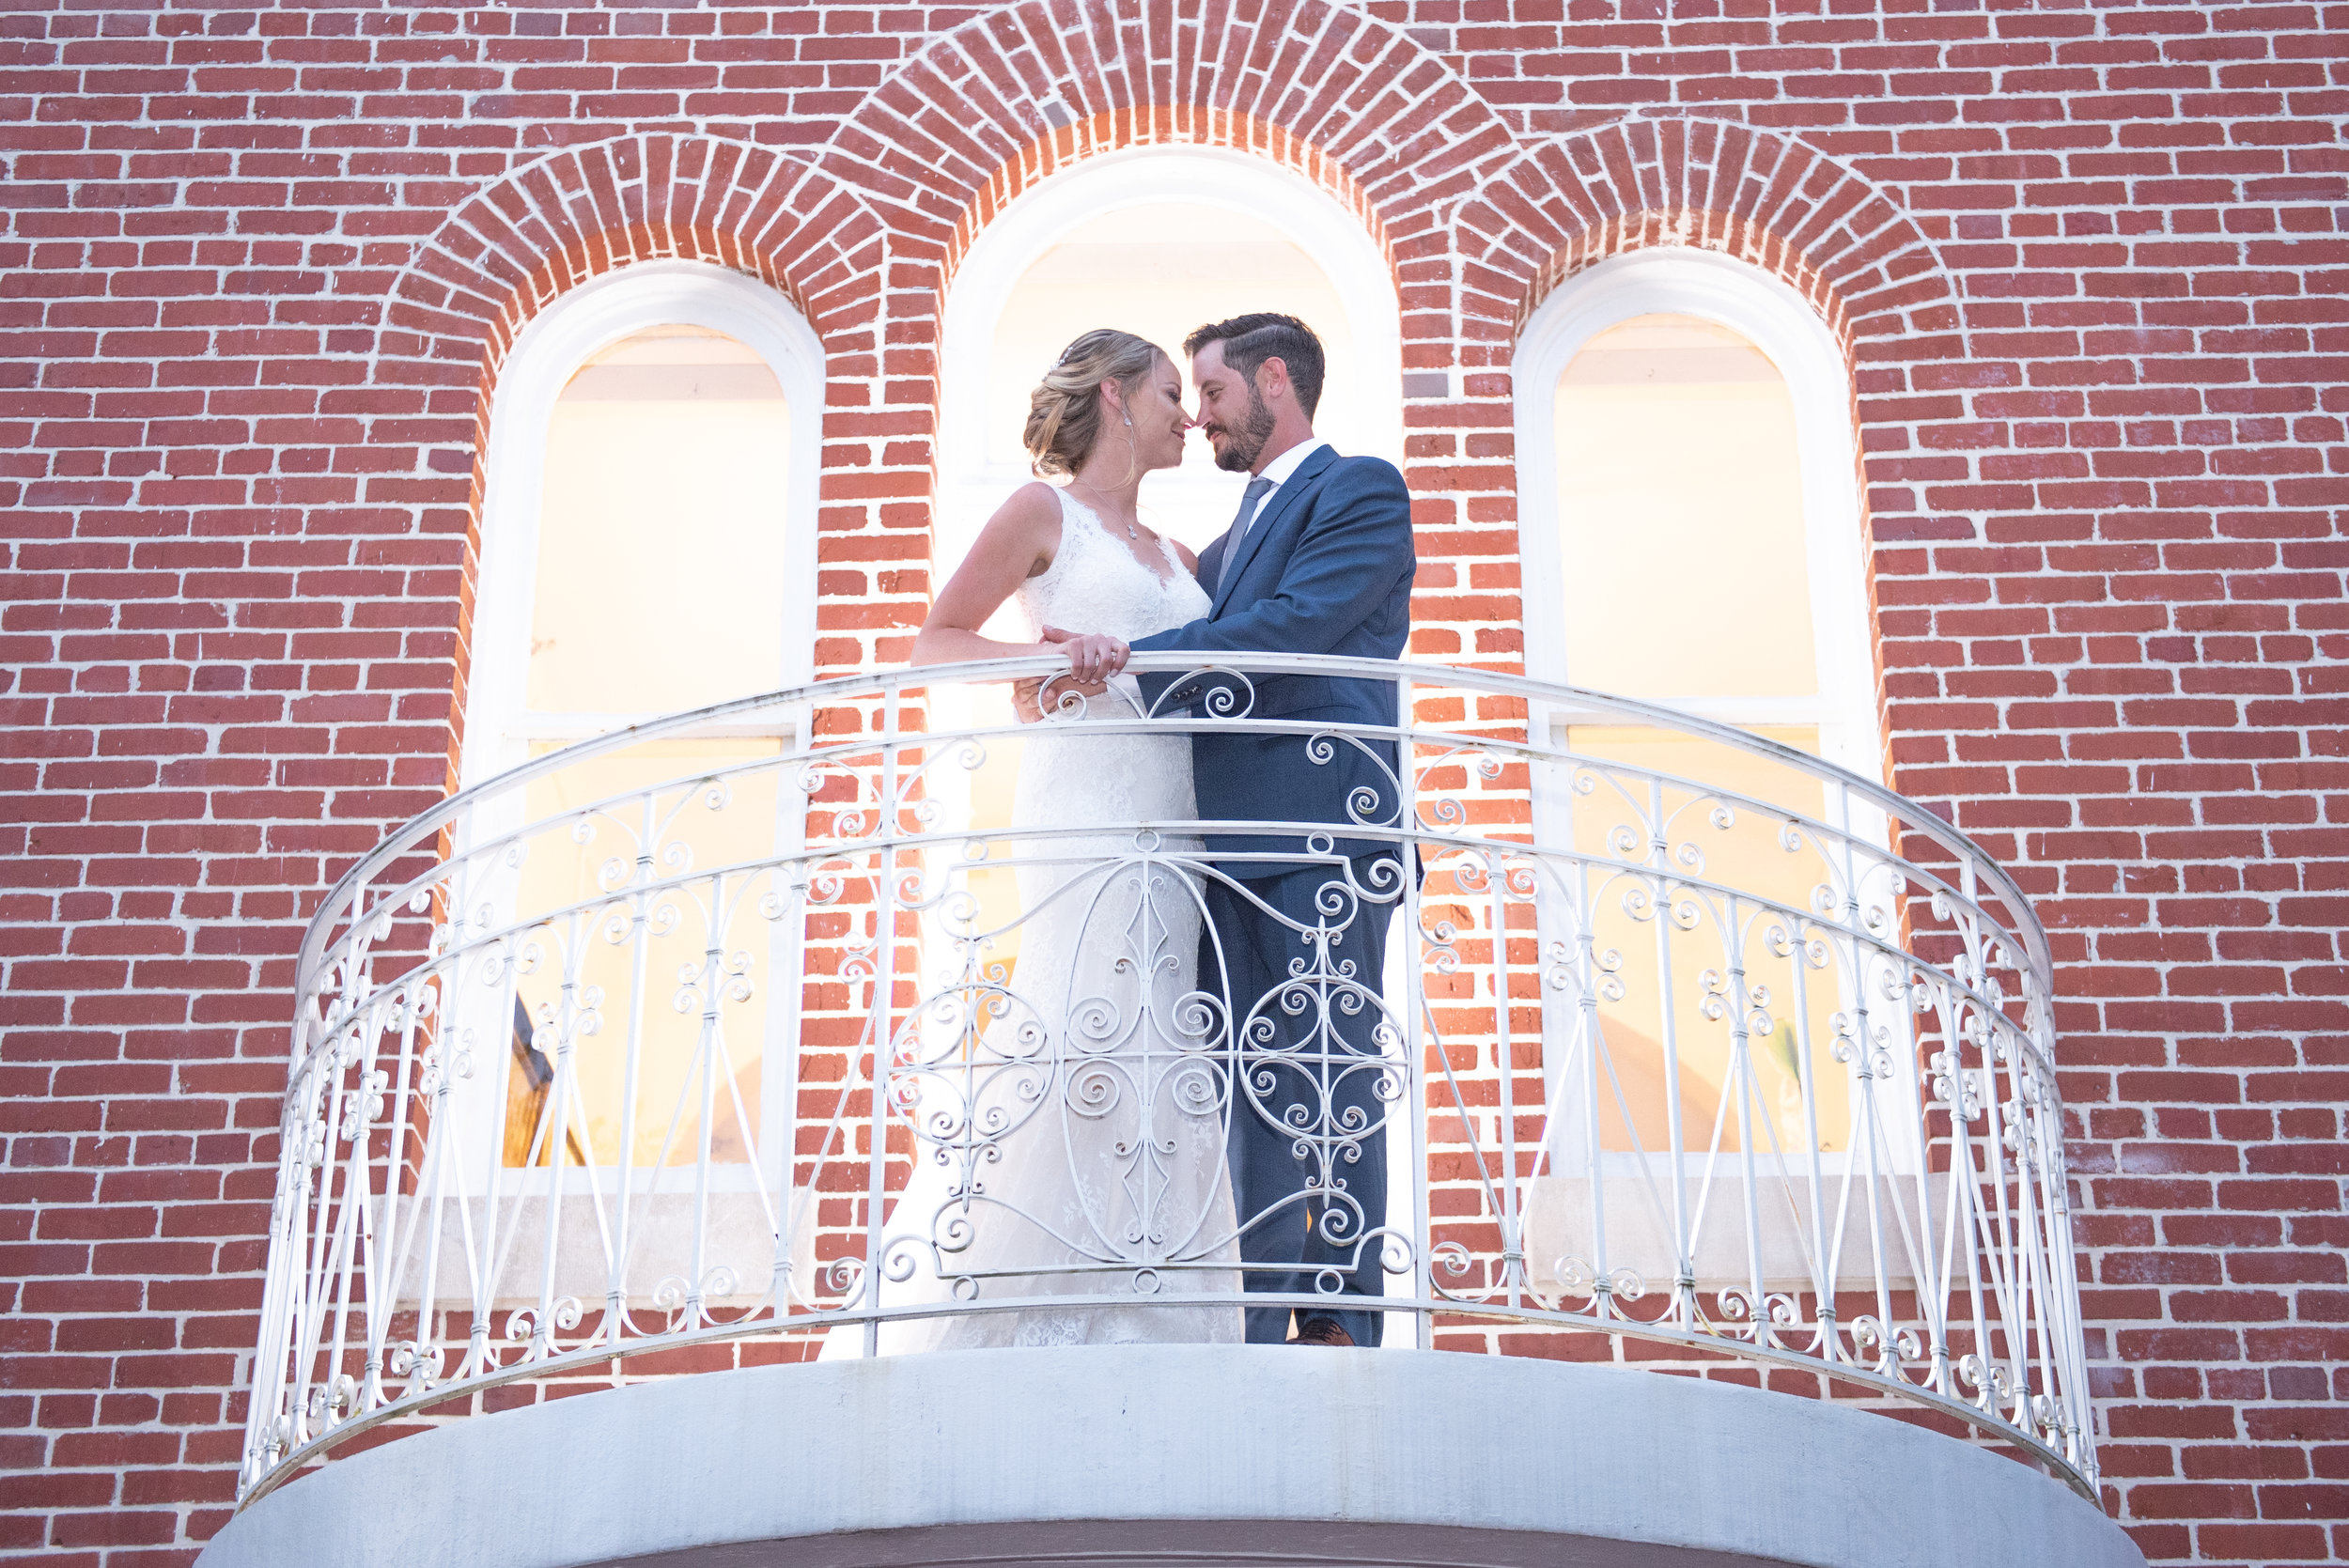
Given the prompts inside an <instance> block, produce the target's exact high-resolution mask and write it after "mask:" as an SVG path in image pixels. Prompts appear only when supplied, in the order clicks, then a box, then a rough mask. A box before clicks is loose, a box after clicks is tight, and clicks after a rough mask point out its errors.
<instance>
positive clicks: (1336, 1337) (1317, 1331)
mask: <svg viewBox="0 0 2349 1568" xmlns="http://www.w3.org/2000/svg"><path fill="white" fill-rule="evenodd" d="M1297 1343H1299V1344H1335V1345H1344V1346H1346V1347H1347V1348H1349V1349H1350V1348H1352V1346H1353V1343H1354V1336H1353V1335H1351V1334H1349V1333H1347V1332H1346V1330H1345V1329H1343V1328H1341V1327H1338V1326H1337V1324H1336V1322H1335V1321H1334V1320H1333V1319H1330V1318H1326V1317H1309V1318H1307V1319H1306V1320H1305V1321H1304V1322H1303V1323H1301V1324H1299V1325H1298V1327H1297Z"/></svg>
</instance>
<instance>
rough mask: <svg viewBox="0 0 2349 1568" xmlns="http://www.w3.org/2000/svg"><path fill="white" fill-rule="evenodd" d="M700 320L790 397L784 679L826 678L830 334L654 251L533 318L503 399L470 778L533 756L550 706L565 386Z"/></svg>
mask: <svg viewBox="0 0 2349 1568" xmlns="http://www.w3.org/2000/svg"><path fill="white" fill-rule="evenodd" d="M660 326H693V327H703V328H707V329H708V330H709V331H711V332H720V333H724V334H726V335H727V336H729V337H731V338H734V339H735V340H736V341H737V342H739V343H741V344H742V345H743V346H744V347H746V348H748V349H751V350H752V351H754V353H756V354H757V355H758V356H759V357H760V358H761V359H763V360H765V361H766V362H767V365H768V367H769V368H770V369H771V370H772V371H773V372H774V374H775V380H777V381H778V382H780V383H781V385H782V387H783V395H784V397H785V399H786V402H787V405H788V407H789V410H790V419H791V455H792V461H791V466H790V471H789V475H790V476H789V479H788V481H787V492H786V495H785V496H784V498H783V519H782V522H783V527H784V530H785V550H784V561H785V571H784V575H783V582H782V584H780V585H779V586H781V587H783V588H785V589H786V594H785V598H784V613H783V682H782V683H783V685H785V686H786V687H787V686H798V685H801V684H804V683H805V682H807V681H808V680H810V679H813V678H814V674H815V654H816V594H815V584H816V505H817V483H818V480H819V477H820V469H821V466H822V464H821V455H822V452H823V416H824V373H825V364H824V346H823V343H822V342H821V340H819V339H818V338H817V335H816V332H815V329H813V328H812V327H810V326H809V325H808V324H807V321H806V319H805V318H803V317H801V314H800V313H799V311H798V310H796V309H795V308H793V306H792V304H791V303H790V302H789V301H788V300H786V299H785V298H784V297H783V296H782V295H781V294H780V293H777V292H776V291H775V290H774V289H773V288H771V287H768V286H767V285H766V284H763V283H761V282H759V281H758V280H757V279H755V278H752V277H748V276H745V275H744V274H742V273H740V272H730V271H728V270H727V269H725V268H723V267H716V266H712V265H710V264H708V263H707V262H700V261H646V262H640V263H638V264H636V265H634V266H631V267H625V268H622V269H621V270H620V271H618V272H609V273H606V274H605V275H604V276H602V277H599V278H597V279H595V280H594V281H593V282H590V283H585V284H582V285H581V286H580V287H577V288H574V289H572V290H570V291H569V292H568V293H567V294H565V295H564V296H563V297H562V298H561V299H559V300H557V301H555V302H554V303H552V304H551V305H549V306H548V307H547V308H546V309H545V310H543V311H541V312H540V313H539V314H538V316H537V318H535V319H533V320H532V321H531V323H530V324H529V325H528V326H527V327H525V328H523V329H522V333H521V337H520V338H519V339H517V340H516V342H515V344H514V348H513V351H512V352H511V353H509V354H508V355H507V356H506V364H505V366H504V367H503V368H502V369H501V371H500V372H499V375H498V381H497V389H496V391H495V392H494V393H493V394H492V396H491V397H490V446H489V454H488V458H487V461H486V462H485V463H484V465H483V467H484V478H483V484H482V500H481V575H480V582H479V585H478V588H477V591H476V598H475V601H474V641H473V663H472V668H471V670H470V671H469V673H468V679H467V692H468V695H467V699H466V705H465V743H464V751H463V755H462V759H461V763H460V767H459V778H460V782H461V784H464V785H466V786H471V785H473V784H479V783H481V782H482V781H484V780H486V779H489V778H491V777H494V776H495V775H496V774H498V773H501V772H503V771H505V770H506V768H511V767H514V766H516V765H517V764H519V763H520V762H521V761H522V760H523V759H524V756H525V755H526V751H527V732H528V731H529V730H530V728H531V727H532V726H533V724H534V723H537V722H544V721H546V720H547V719H548V718H549V716H548V715H533V714H530V713H529V712H528V710H527V709H526V707H525V706H524V703H523V691H524V681H525V679H526V677H527V675H528V671H529V665H530V617H531V607H532V600H533V597H534V593H535V589H536V583H535V582H534V579H535V577H536V574H537V558H538V510H539V498H540V496H541V494H542V493H543V489H544V478H545V465H546V450H547V432H548V428H549V427H550V425H551V423H552V420H553V417H554V403H555V399H556V398H557V397H559V396H562V392H563V387H564V385H565V383H567V382H568V380H570V379H571V376H572V374H573V372H575V371H576V370H578V368H579V366H580V365H581V364H582V363H583V361H585V360H586V359H587V357H588V356H589V355H591V354H593V353H595V352H596V351H597V350H598V349H603V348H606V347H609V346H610V345H611V344H613V343H615V342H617V341H618V340H620V339H621V338H623V337H626V336H628V335H629V334H630V333H636V332H643V331H645V330H646V329H647V328H651V327H660Z"/></svg>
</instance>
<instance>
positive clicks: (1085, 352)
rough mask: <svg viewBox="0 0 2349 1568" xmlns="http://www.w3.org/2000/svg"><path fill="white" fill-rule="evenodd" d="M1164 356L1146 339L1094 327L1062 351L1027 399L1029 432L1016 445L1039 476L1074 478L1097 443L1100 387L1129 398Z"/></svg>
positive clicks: (1106, 328) (1099, 424)
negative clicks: (1107, 385) (1110, 386)
mask: <svg viewBox="0 0 2349 1568" xmlns="http://www.w3.org/2000/svg"><path fill="white" fill-rule="evenodd" d="M1165 358H1166V351H1165V350H1164V349H1160V348H1159V346H1158V345H1157V344H1155V343H1153V342H1151V341H1150V340H1149V339H1148V338H1146V337H1136V336H1135V335H1134V334H1132V333H1124V332H1119V331H1118V330H1117V329H1116V328H1114V327H1099V328H1097V329H1095V330H1094V331H1092V332H1089V333H1087V334H1084V335H1083V336H1082V337H1080V338H1078V339H1077V340H1076V341H1075V342H1074V343H1071V344H1070V345H1069V346H1068V347H1067V348H1066V349H1062V350H1061V356H1060V360H1059V362H1058V363H1056V364H1055V365H1053V366H1052V368H1051V369H1050V370H1048V371H1046V372H1045V373H1044V380H1042V381H1040V382H1038V383H1037V385H1036V389H1035V390H1034V392H1032V393H1030V394H1029V395H1028V427H1027V428H1026V430H1024V431H1023V432H1021V439H1022V440H1024V441H1025V442H1026V443H1027V447H1028V458H1029V460H1030V461H1031V462H1033V463H1034V465H1035V471H1036V472H1037V473H1038V474H1074V473H1076V472H1077V470H1078V469H1079V468H1080V467H1081V466H1082V465H1083V463H1084V460H1085V458H1089V457H1091V456H1092V455H1093V444H1094V442H1097V441H1099V440H1100V439H1101V398H1100V390H1101V383H1102V382H1103V381H1115V382H1116V383H1117V384H1118V387H1119V389H1120V390H1121V391H1123V392H1125V393H1126V394H1127V396H1132V394H1133V390H1134V388H1136V387H1138V386H1140V385H1141V384H1142V383H1143V382H1144V381H1146V380H1149V379H1150V376H1151V373H1152V372H1154V371H1155V370H1157V369H1158V367H1159V361H1160V360H1162V359H1165Z"/></svg>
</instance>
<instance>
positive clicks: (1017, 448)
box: [987, 202, 1392, 546]
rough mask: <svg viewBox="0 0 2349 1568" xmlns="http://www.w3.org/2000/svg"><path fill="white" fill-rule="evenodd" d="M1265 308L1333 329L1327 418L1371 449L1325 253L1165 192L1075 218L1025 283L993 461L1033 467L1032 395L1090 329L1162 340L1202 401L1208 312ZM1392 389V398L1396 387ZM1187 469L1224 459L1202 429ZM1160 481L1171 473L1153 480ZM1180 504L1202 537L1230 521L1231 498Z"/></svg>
mask: <svg viewBox="0 0 2349 1568" xmlns="http://www.w3.org/2000/svg"><path fill="white" fill-rule="evenodd" d="M1257 310H1273V311H1281V312H1284V313H1286V314H1288V315H1291V316H1295V317H1298V318H1300V319H1302V320H1303V321H1305V322H1306V323H1308V324H1309V325H1310V326H1312V328H1313V329H1314V331H1315V333H1316V334H1319V335H1320V337H1321V343H1322V349H1323V350H1324V352H1325V354H1326V355H1327V357H1328V360H1329V372H1328V375H1327V377H1326V378H1325V380H1324V381H1323V385H1322V396H1321V406H1320V408H1319V409H1318V410H1317V411H1315V417H1314V426H1315V430H1316V431H1317V432H1318V433H1319V434H1321V435H1322V436H1324V437H1326V438H1327V439H1328V440H1329V441H1330V443H1331V444H1332V445H1334V446H1336V447H1337V448H1338V450H1339V451H1341V452H1346V451H1352V452H1362V451H1369V450H1372V446H1371V444H1370V442H1369V441H1368V438H1367V434H1366V427H1367V421H1366V419H1365V417H1364V416H1365V414H1366V413H1367V411H1368V409H1369V398H1368V394H1369V393H1370V392H1371V390H1372V389H1370V388H1367V387H1365V386H1363V385H1362V384H1361V380H1362V378H1361V367H1360V363H1359V356H1358V355H1357V353H1356V351H1355V346H1354V340H1353V334H1351V333H1350V332H1349V331H1348V330H1347V326H1346V311H1345V306H1344V304H1343V303H1341V302H1340V300H1339V297H1338V291H1337V288H1336V287H1335V286H1333V285H1332V284H1331V283H1330V277H1329V274H1328V273H1327V272H1324V271H1323V270H1322V268H1321V266H1320V264H1319V263H1318V262H1316V261H1315V260H1314V259H1313V257H1312V256H1309V255H1307V254H1306V253H1305V251H1304V250H1303V249H1302V248H1300V247H1299V245H1297V244H1296V243H1295V242H1293V241H1290V240H1289V239H1288V238H1286V237H1285V236H1284V235H1283V234H1282V233H1281V231H1280V230H1279V229H1276V228H1274V227H1273V226H1272V225H1269V224H1266V223H1263V222H1261V221H1260V220H1257V219H1254V218H1251V217H1248V216H1245V215H1244V214H1241V213H1237V212H1233V211H1229V210H1225V209H1223V208H1220V207H1205V206H1198V205H1194V204H1190V203H1185V202H1158V203H1153V204H1151V205H1148V206H1143V207H1131V208H1125V209H1121V210H1118V211H1115V212H1109V213H1104V214H1103V215H1102V216H1100V217H1098V218H1095V219H1093V220H1091V221H1089V222H1087V223H1085V224H1082V225H1079V226H1078V227H1076V228H1074V229H1071V230H1070V231H1069V232H1068V233H1067V234H1066V236H1065V237H1063V238H1062V239H1061V241H1059V242H1058V243H1056V244H1054V245H1053V246H1052V247H1051V248H1050V249H1049V250H1047V251H1046V252H1044V254H1043V255H1041V256H1037V257H1036V259H1035V261H1034V263H1033V264H1032V265H1030V267H1029V268H1028V270H1027V271H1026V272H1024V273H1022V274H1021V275H1020V279H1019V283H1018V284H1016V285H1015V286H1014V287H1013V288H1012V291H1011V295H1010V298H1009V299H1008V300H1007V301H1006V302H1005V303H1004V306H1003V315H1002V317H1001V318H999V320H998V321H997V324H996V327H995V336H994V342H993V346H992V349H991V351H990V354H989V360H988V403H987V408H988V416H987V458H988V462H990V463H999V462H1000V463H1009V464H1015V465H1017V466H1019V467H1021V468H1024V467H1025V466H1026V464H1027V460H1028V459H1027V453H1026V451H1025V450H1024V449H1023V448H1022V447H1021V445H1020V443H1019V433H1020V430H1021V429H1022V427H1024V426H1025V425H1026V423H1027V418H1028V395H1029V393H1031V392H1032V391H1034V388H1035V384H1036V382H1037V380H1040V379H1041V378H1042V376H1043V374H1044V372H1045V371H1046V370H1048V369H1050V367H1051V365H1052V362H1053V361H1054V360H1055V359H1057V358H1058V357H1059V356H1060V351H1061V350H1062V349H1064V348H1066V347H1067V345H1068V342H1069V340H1070V339H1071V338H1073V337H1075V336H1076V335H1077V334H1080V333H1083V332H1089V331H1091V330H1092V329H1094V328H1096V327H1117V328H1120V329H1122V330H1123V331H1126V332H1130V333H1134V334H1138V335H1140V336H1143V337H1146V338H1148V339H1149V340H1150V341H1151V342H1153V343H1156V344H1158V345H1159V347H1160V348H1162V349H1165V350H1166V351H1167V352H1168V353H1169V354H1171V355H1173V356H1174V357H1175V364H1176V365H1178V366H1179V367H1180V368H1181V369H1182V371H1183V376H1184V383H1185V388H1186V390H1185V394H1184V396H1185V400H1186V401H1187V402H1189V401H1190V398H1191V394H1190V390H1189V383H1190V364H1189V362H1188V361H1186V360H1185V359H1184V357H1183V339H1184V338H1186V337H1188V336H1190V334H1191V332H1192V330H1193V329H1195V328H1198V327H1200V326H1204V325H1205V324H1206V323H1207V322H1209V321H1219V320H1221V319H1223V318H1226V317H1231V316H1237V315H1239V314H1241V313H1242V312H1244V311H1257ZM1383 390H1386V391H1387V392H1388V395H1389V396H1390V397H1392V389H1383ZM1182 472H1183V473H1184V474H1187V475H1188V474H1202V475H1208V474H1215V472H1216V468H1215V459H1214V458H1213V456H1212V455H1211V454H1210V453H1209V452H1208V450H1207V443H1206V442H1204V441H1202V440H1200V439H1199V438H1198V437H1196V436H1193V437H1192V438H1191V439H1190V442H1189V443H1188V444H1187V445H1186V447H1185V451H1184V462H1183V470H1182ZM1152 488H1153V489H1159V490H1163V489H1165V486H1164V483H1163V481H1162V480H1154V481H1153V482H1152ZM1181 510H1182V511H1183V512H1184V513H1185V515H1181V516H1177V515H1172V512H1171V511H1170V515H1169V516H1168V517H1167V518H1166V525H1167V526H1168V527H1169V528H1170V529H1171V530H1172V531H1173V532H1175V535H1176V536H1178V537H1180V538H1182V539H1183V540H1184V542H1185V543H1188V544H1191V545H1194V546H1196V545H1201V544H1206V542H1208V541H1209V540H1211V539H1213V538H1214V537H1215V536H1216V535H1218V534H1220V533H1221V532H1222V531H1223V528H1224V525H1225V524H1227V523H1229V522H1230V521H1231V514H1230V510H1229V506H1228V504H1227V505H1226V506H1225V507H1224V508H1223V509H1222V510H1221V513H1220V514H1219V513H1217V512H1215V511H1212V510H1210V511H1207V512H1206V513H1204V514H1202V515H1201V516H1198V517H1192V516H1190V515H1188V514H1189V511H1190V508H1182V509H1181Z"/></svg>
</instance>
